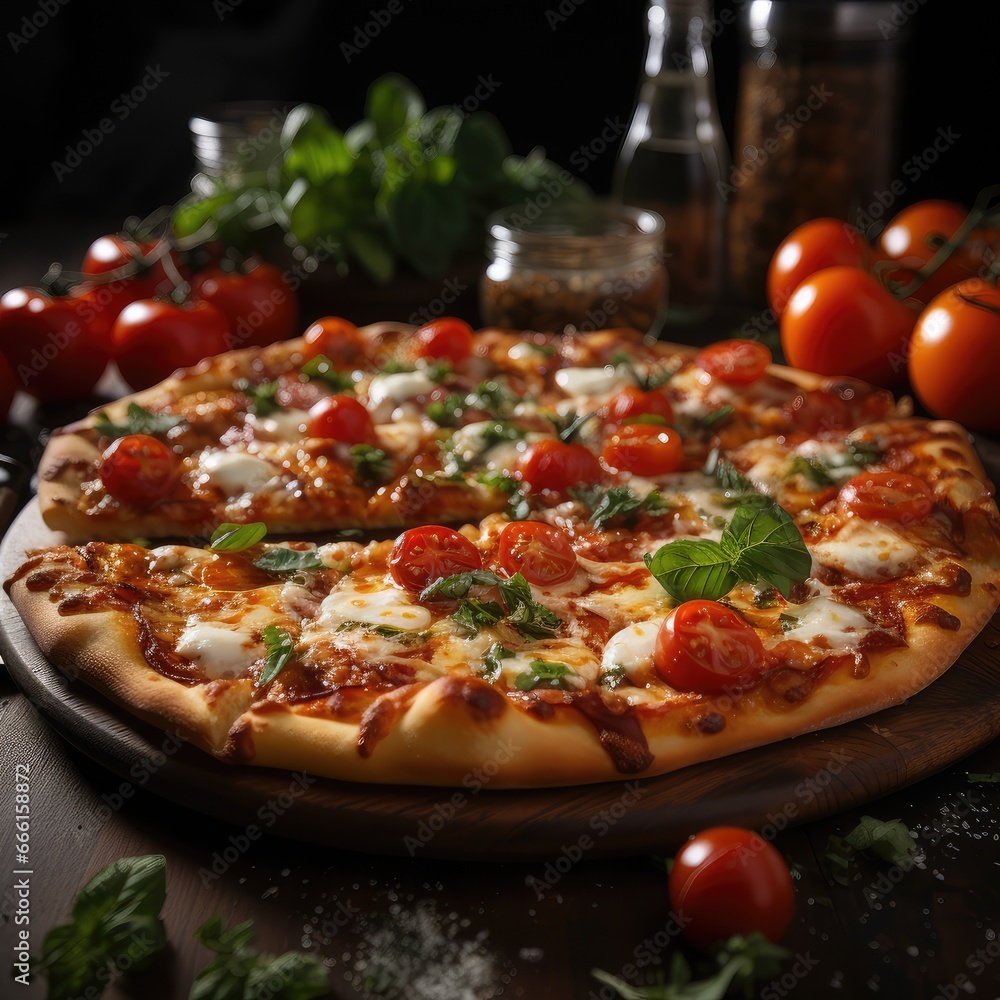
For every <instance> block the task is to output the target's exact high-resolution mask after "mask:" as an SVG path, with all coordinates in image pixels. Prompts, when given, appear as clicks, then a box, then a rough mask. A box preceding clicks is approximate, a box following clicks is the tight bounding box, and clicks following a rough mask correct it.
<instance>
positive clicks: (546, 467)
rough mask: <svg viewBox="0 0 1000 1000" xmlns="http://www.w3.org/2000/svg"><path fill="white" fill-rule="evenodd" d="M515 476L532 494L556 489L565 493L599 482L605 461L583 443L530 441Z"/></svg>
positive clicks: (549, 439)
mask: <svg viewBox="0 0 1000 1000" xmlns="http://www.w3.org/2000/svg"><path fill="white" fill-rule="evenodd" d="M515 478H517V479H520V480H521V482H522V483H524V485H525V487H526V488H527V489H528V490H529V491H531V492H532V493H540V492H541V491H542V490H552V491H553V492H554V493H560V494H565V492H566V490H568V489H569V488H570V487H571V486H577V485H579V484H580V483H588V484H591V483H596V482H599V481H600V478H601V463H600V462H598V460H597V456H596V455H594V453H593V452H591V451H589V450H588V449H587V448H585V447H584V446H583V445H582V444H569V443H567V442H566V441H560V440H558V439H557V438H545V439H544V440H542V441H535V442H534V443H533V444H529V445H528V447H527V448H526V449H525V450H524V453H523V454H522V455H521V458H520V460H519V461H518V466H517V472H516V473H515Z"/></svg>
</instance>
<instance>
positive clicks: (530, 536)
mask: <svg viewBox="0 0 1000 1000" xmlns="http://www.w3.org/2000/svg"><path fill="white" fill-rule="evenodd" d="M497 562H498V563H499V565H500V568H501V569H502V570H503V571H504V572H505V573H506V574H507V575H508V576H513V575H514V574H515V573H520V574H521V575H522V576H523V577H524V578H525V580H527V581H528V583H533V584H535V586H537V587H545V586H548V585H549V584H553V583H563V582H564V581H566V580H568V579H569V578H570V577H571V576H574V575H575V574H576V570H577V565H578V564H577V561H576V553H575V552H574V551H573V546H572V544H571V543H570V540H569V536H568V535H567V534H566V532H565V531H563V530H562V529H561V528H556V527H554V526H553V525H551V524H542V523H541V522H538V521H512V522H511V523H510V524H508V525H507V527H506V528H504V529H503V531H502V532H500V540H499V543H498V548H497Z"/></svg>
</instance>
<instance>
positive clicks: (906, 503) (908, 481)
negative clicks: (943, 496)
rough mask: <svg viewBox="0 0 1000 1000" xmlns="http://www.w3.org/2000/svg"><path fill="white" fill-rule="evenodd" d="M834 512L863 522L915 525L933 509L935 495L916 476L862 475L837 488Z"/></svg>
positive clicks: (896, 474) (867, 473) (872, 473)
mask: <svg viewBox="0 0 1000 1000" xmlns="http://www.w3.org/2000/svg"><path fill="white" fill-rule="evenodd" d="M837 509H838V510H839V511H840V512H841V513H844V514H854V515H856V516H857V517H860V518H863V519H864V520H866V521H903V522H908V521H915V520H919V519H920V518H923V517H927V515H928V514H930V512H931V511H932V510H933V509H934V491H933V490H932V489H931V488H930V486H929V485H928V484H927V483H925V482H924V480H923V479H921V478H920V477H919V476H907V475H904V474H903V473H901V472H862V473H861V475H860V476H855V477H854V478H853V479H849V480H848V481H847V482H846V483H844V485H843V486H841V487H840V493H839V494H838V496H837Z"/></svg>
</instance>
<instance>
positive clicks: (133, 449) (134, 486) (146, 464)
mask: <svg viewBox="0 0 1000 1000" xmlns="http://www.w3.org/2000/svg"><path fill="white" fill-rule="evenodd" d="M179 472H180V463H179V461H178V459H177V456H176V455H175V454H174V452H173V451H171V450H170V448H168V447H167V446H166V445H165V444H164V443H163V442H162V441H158V440H157V439H156V438H154V437H150V436H149V435H148V434H128V435H126V436H125V437H120V438H118V439H117V440H116V441H114V442H112V444H111V445H110V446H109V447H108V448H107V449H106V450H105V452H104V454H103V455H102V456H101V463H100V476H101V482H102V483H103V484H104V489H105V490H107V492H108V493H109V494H111V496H113V497H114V498H115V499H116V500H118V501H120V502H121V503H126V504H130V505H131V506H133V507H148V506H150V505H151V504H152V503H154V502H155V501H156V500H160V499H162V498H163V497H165V496H166V495H167V494H168V493H170V491H171V490H172V489H173V487H174V483H175V482H176V481H177V477H178V475H179Z"/></svg>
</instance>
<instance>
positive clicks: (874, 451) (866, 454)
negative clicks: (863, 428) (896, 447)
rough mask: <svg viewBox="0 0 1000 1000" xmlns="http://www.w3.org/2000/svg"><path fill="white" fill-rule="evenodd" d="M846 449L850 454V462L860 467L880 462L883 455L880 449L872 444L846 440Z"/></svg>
mask: <svg viewBox="0 0 1000 1000" xmlns="http://www.w3.org/2000/svg"><path fill="white" fill-rule="evenodd" d="M847 450H848V452H849V453H850V456H851V463H852V464H853V465H857V466H859V467H860V468H862V469H863V468H864V467H865V466H867V465H875V464H876V463H877V462H881V461H882V458H883V457H884V454H883V452H882V449H881V448H876V447H875V445H873V444H863V443H860V442H855V441H848V442H847Z"/></svg>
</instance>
